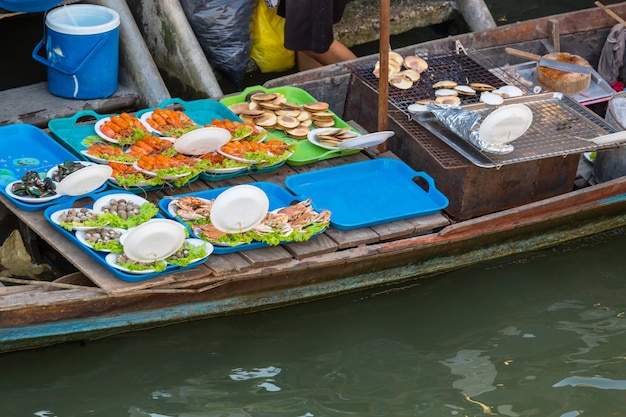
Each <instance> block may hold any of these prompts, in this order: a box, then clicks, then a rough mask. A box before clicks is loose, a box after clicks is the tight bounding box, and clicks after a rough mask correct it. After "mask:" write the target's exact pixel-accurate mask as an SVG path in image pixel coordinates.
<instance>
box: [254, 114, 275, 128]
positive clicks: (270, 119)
mask: <svg viewBox="0 0 626 417" xmlns="http://www.w3.org/2000/svg"><path fill="white" fill-rule="evenodd" d="M277 121H278V117H276V115H275V114H274V113H269V112H268V113H265V114H263V115H262V116H259V117H255V118H254V123H256V124H257V125H258V126H261V127H273V126H275V125H276V123H277Z"/></svg>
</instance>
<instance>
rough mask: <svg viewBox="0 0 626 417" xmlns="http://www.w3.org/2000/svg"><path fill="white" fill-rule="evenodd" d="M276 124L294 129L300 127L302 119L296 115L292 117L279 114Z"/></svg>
mask: <svg viewBox="0 0 626 417" xmlns="http://www.w3.org/2000/svg"><path fill="white" fill-rule="evenodd" d="M276 124H278V125H280V126H282V127H283V128H285V129H293V128H296V127H298V125H299V124H300V121H299V120H298V119H296V118H295V117H291V116H278V120H277V121H276Z"/></svg>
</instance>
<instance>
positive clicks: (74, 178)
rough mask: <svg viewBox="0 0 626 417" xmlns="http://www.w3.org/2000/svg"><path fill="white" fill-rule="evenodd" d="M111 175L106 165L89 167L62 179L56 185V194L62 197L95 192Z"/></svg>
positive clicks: (111, 169)
mask: <svg viewBox="0 0 626 417" xmlns="http://www.w3.org/2000/svg"><path fill="white" fill-rule="evenodd" d="M112 173H113V168H111V167H110V166H108V165H100V164H96V165H89V166H86V167H85V168H82V169H79V170H78V171H76V172H73V173H71V174H70V175H68V176H67V177H65V178H63V180H61V182H59V183H58V184H57V192H58V193H59V194H63V195H69V196H78V195H82V194H88V193H90V192H92V191H94V190H97V189H98V188H100V186H102V184H104V183H105V182H106V181H107V180H108V179H109V178H110V177H111V174H112Z"/></svg>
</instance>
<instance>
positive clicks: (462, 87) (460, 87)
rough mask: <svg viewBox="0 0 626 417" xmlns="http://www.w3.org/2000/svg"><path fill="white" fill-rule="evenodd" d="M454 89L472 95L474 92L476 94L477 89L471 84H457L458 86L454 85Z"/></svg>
mask: <svg viewBox="0 0 626 417" xmlns="http://www.w3.org/2000/svg"><path fill="white" fill-rule="evenodd" d="M454 89H455V90H456V91H458V92H459V93H461V94H465V95H470V96H471V95H473V94H476V90H474V89H473V88H472V87H470V86H469V85H457V86H456V87H454Z"/></svg>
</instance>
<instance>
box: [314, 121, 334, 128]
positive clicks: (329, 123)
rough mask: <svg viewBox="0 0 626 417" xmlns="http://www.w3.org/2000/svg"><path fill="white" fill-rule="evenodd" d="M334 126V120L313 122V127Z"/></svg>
mask: <svg viewBox="0 0 626 417" xmlns="http://www.w3.org/2000/svg"><path fill="white" fill-rule="evenodd" d="M334 125H335V121H334V120H313V126H315V127H333V126H334Z"/></svg>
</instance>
